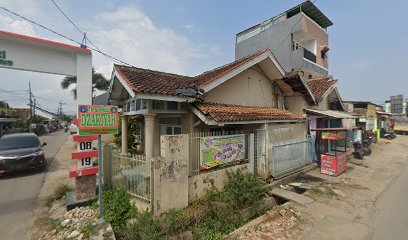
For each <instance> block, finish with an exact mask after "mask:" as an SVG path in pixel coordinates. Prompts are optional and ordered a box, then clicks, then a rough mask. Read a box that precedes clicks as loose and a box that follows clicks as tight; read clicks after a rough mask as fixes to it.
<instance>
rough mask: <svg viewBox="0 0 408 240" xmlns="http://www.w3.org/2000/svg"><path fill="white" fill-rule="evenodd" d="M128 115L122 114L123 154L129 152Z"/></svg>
mask: <svg viewBox="0 0 408 240" xmlns="http://www.w3.org/2000/svg"><path fill="white" fill-rule="evenodd" d="M128 118H129V117H128V116H125V115H123V116H122V154H127V153H128V121H129V119H128Z"/></svg>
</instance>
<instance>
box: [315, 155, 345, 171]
mask: <svg viewBox="0 0 408 240" xmlns="http://www.w3.org/2000/svg"><path fill="white" fill-rule="evenodd" d="M346 169H347V154H346V153H339V154H338V155H337V156H329V155H321V162H320V172H321V173H322V174H326V175H330V176H338V175H339V174H341V173H342V172H344V171H346Z"/></svg>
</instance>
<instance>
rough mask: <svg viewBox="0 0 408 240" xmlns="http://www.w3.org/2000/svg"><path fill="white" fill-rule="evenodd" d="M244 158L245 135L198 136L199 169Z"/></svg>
mask: <svg viewBox="0 0 408 240" xmlns="http://www.w3.org/2000/svg"><path fill="white" fill-rule="evenodd" d="M241 160H245V135H244V134H237V135H227V136H213V137H201V138H200V165H201V169H210V168H213V167H216V166H219V165H223V164H227V163H232V162H237V161H241Z"/></svg>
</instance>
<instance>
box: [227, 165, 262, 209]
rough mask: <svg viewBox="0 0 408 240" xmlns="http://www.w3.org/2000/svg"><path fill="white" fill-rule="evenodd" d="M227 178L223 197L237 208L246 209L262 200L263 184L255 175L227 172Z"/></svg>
mask: <svg viewBox="0 0 408 240" xmlns="http://www.w3.org/2000/svg"><path fill="white" fill-rule="evenodd" d="M227 177H228V181H227V184H226V185H225V191H224V192H223V193H222V195H223V197H225V198H226V199H227V201H228V202H229V203H231V204H232V205H233V206H234V207H235V208H245V207H247V206H249V205H251V204H252V203H254V202H255V201H257V200H259V199H260V196H261V193H262V191H261V187H262V182H261V180H259V178H257V177H256V176H255V175H254V174H251V173H243V172H242V171H240V170H237V171H227Z"/></svg>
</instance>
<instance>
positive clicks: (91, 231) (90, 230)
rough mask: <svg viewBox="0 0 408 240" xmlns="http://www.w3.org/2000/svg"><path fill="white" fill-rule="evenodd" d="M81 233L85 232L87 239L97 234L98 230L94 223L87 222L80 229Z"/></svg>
mask: <svg viewBox="0 0 408 240" xmlns="http://www.w3.org/2000/svg"><path fill="white" fill-rule="evenodd" d="M79 232H80V233H82V234H84V238H85V239H89V238H91V237H92V236H93V235H95V234H96V230H95V228H94V226H93V225H92V222H86V223H85V224H84V225H83V226H82V227H81V229H80V230H79Z"/></svg>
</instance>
